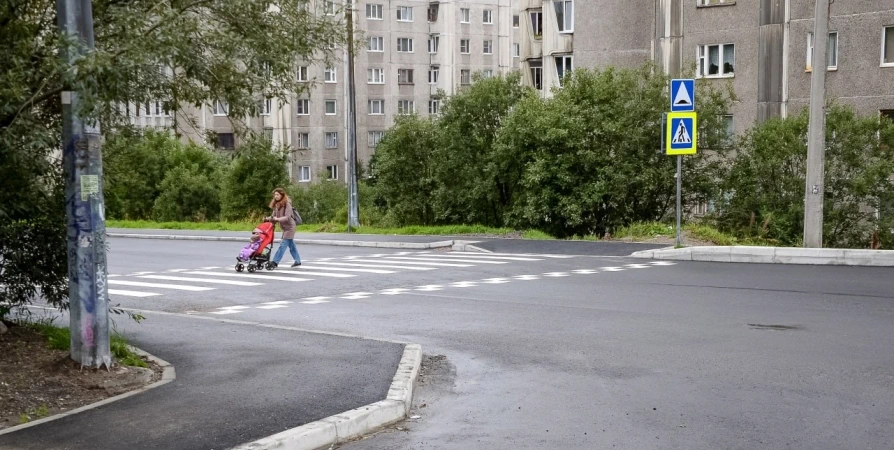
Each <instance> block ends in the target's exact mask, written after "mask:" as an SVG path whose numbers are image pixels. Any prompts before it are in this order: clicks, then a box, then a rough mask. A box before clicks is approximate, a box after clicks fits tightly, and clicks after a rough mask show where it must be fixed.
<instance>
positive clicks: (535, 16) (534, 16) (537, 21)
mask: <svg viewBox="0 0 894 450" xmlns="http://www.w3.org/2000/svg"><path fill="white" fill-rule="evenodd" d="M531 32H532V33H533V34H534V36H535V37H538V38H539V37H540V36H543V11H532V12H531Z"/></svg>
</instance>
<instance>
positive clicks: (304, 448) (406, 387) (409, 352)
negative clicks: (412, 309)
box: [232, 344, 422, 450]
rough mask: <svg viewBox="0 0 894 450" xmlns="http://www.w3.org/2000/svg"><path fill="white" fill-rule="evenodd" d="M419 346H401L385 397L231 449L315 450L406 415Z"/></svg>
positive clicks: (419, 355) (418, 355) (413, 382)
mask: <svg viewBox="0 0 894 450" xmlns="http://www.w3.org/2000/svg"><path fill="white" fill-rule="evenodd" d="M421 366H422V347H420V346H419V345H418V344H407V345H406V346H404V354H403V357H401V360H400V364H398V366H397V372H396V373H395V374H394V379H393V380H392V382H391V387H390V388H389V389H388V396H387V397H386V398H385V400H382V401H378V402H375V403H371V404H369V405H366V406H362V407H360V408H357V409H352V410H350V411H346V412H343V413H341V414H336V415H334V416H330V417H327V418H325V419H321V420H318V421H316V422H311V423H308V424H305V425H302V426H300V427H297V428H292V429H290V430H286V431H283V432H281V433H277V434H274V435H272V436H268V437H265V438H263V439H259V440H257V441H254V442H249V443H247V444H243V445H240V446H238V447H234V448H233V449H232V450H273V449H280V450H317V449H321V448H326V447H330V446H334V445H337V444H341V443H344V442H347V441H349V440H351V439H354V438H357V437H360V436H363V435H364V434H367V433H369V432H371V431H373V430H376V429H378V428H381V427H384V426H387V425H391V424H393V423H396V422H400V421H401V420H403V419H405V418H406V417H407V414H408V413H409V412H410V407H411V406H412V404H413V390H414V388H415V385H416V376H417V375H418V374H419V369H420V367H421Z"/></svg>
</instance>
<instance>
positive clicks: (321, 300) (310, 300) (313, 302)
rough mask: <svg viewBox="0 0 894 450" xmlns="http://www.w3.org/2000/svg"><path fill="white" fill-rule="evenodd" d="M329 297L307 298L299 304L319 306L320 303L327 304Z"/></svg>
mask: <svg viewBox="0 0 894 450" xmlns="http://www.w3.org/2000/svg"><path fill="white" fill-rule="evenodd" d="M330 298H331V297H307V298H305V299H304V301H302V302H301V303H303V304H305V305H319V304H320V303H329V299H330Z"/></svg>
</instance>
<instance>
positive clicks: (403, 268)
mask: <svg viewBox="0 0 894 450" xmlns="http://www.w3.org/2000/svg"><path fill="white" fill-rule="evenodd" d="M353 261H357V260H353ZM314 264H317V265H326V266H327V267H328V266H333V267H335V266H345V267H379V268H381V269H401V270H420V271H421V270H437V269H436V268H434V267H413V266H396V265H393V264H356V263H343V262H328V261H325V262H324V261H322V260H314ZM332 270H336V269H332ZM340 270H346V269H340ZM360 272H369V273H379V270H377V269H366V270H360ZM388 273H394V272H388Z"/></svg>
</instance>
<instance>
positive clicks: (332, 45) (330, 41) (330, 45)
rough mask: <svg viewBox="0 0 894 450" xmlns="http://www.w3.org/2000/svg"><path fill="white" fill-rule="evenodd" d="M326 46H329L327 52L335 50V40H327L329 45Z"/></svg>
mask: <svg viewBox="0 0 894 450" xmlns="http://www.w3.org/2000/svg"><path fill="white" fill-rule="evenodd" d="M327 45H328V46H329V50H335V47H336V43H335V38H332V39H329V43H328V44H327Z"/></svg>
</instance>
